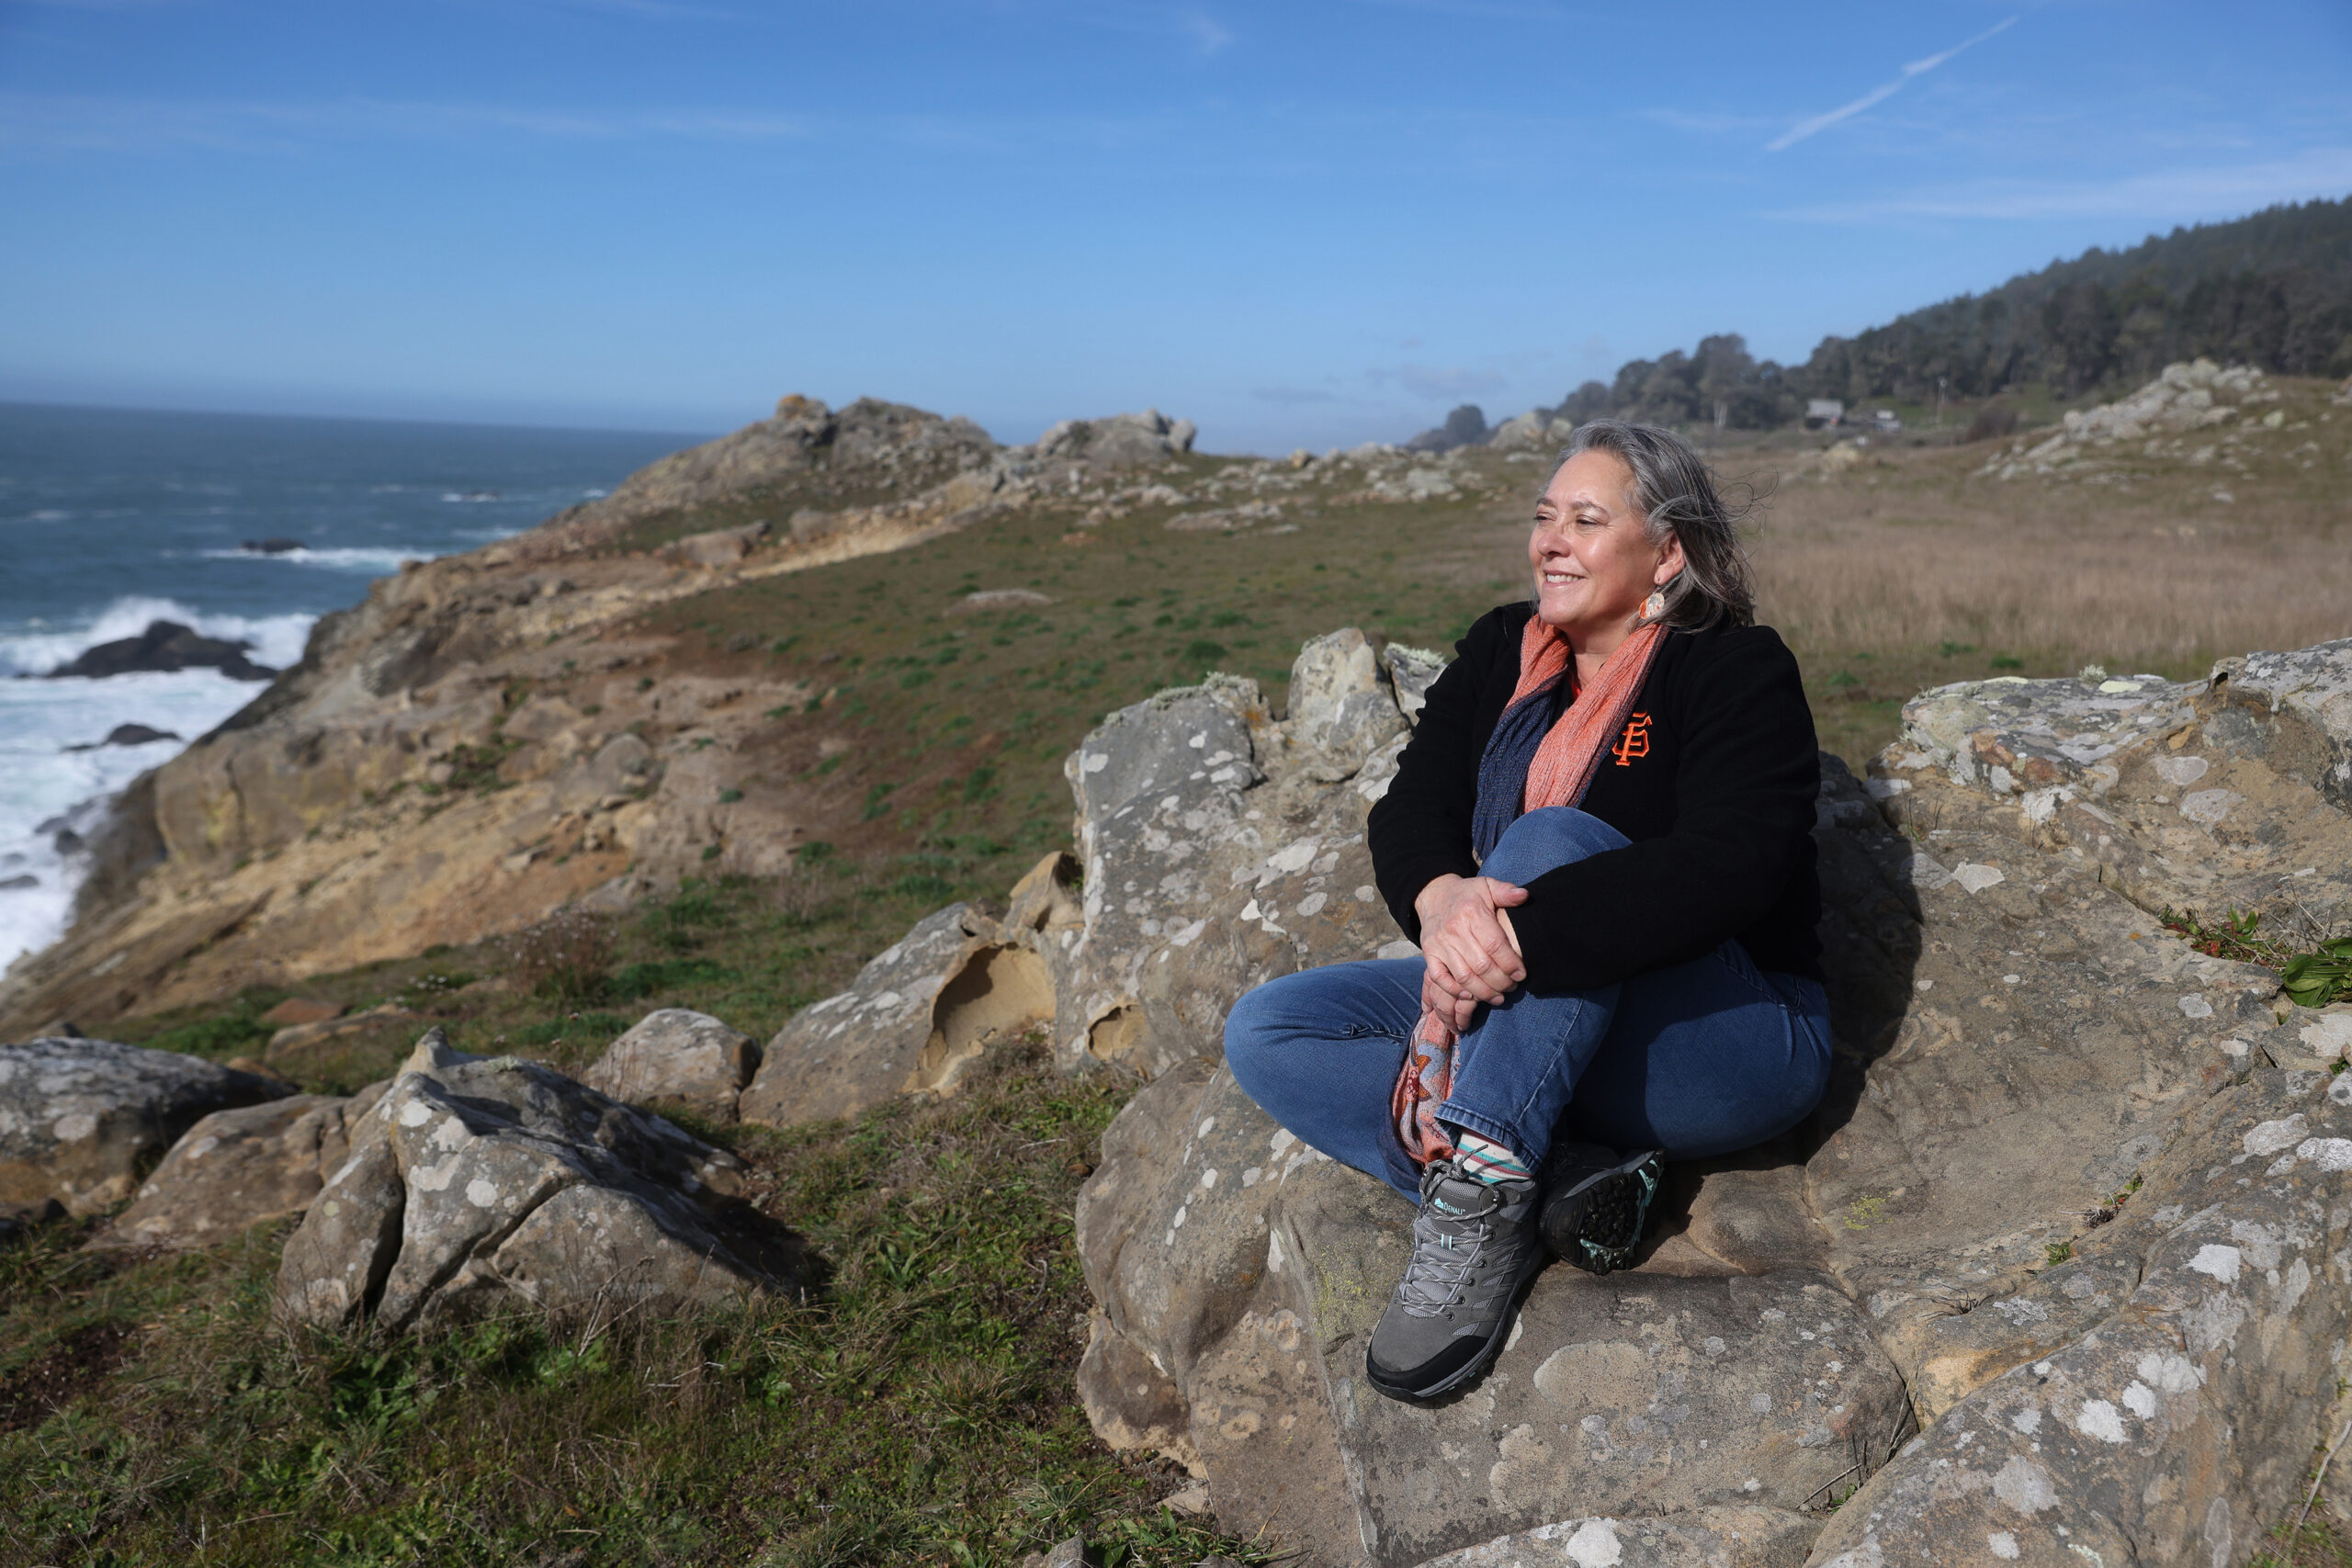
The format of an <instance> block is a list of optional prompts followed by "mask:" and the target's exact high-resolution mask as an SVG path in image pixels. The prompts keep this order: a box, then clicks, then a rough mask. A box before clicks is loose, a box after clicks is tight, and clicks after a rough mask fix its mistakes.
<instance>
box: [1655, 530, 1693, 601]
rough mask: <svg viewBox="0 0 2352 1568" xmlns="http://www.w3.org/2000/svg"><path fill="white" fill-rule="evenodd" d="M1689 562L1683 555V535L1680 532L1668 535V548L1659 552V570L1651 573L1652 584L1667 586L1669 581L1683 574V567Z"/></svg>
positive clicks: (1659, 586) (1658, 586) (1660, 586)
mask: <svg viewBox="0 0 2352 1568" xmlns="http://www.w3.org/2000/svg"><path fill="white" fill-rule="evenodd" d="M1688 564H1689V563H1688V562H1687V561H1685V560H1684V559H1683V556H1682V536H1681V535H1679V534H1669V535H1668V536H1667V537H1666V548H1664V549H1662V550H1660V551H1659V552H1658V554H1657V570H1656V571H1653V572H1652V573H1650V586H1651V587H1653V588H1663V587H1665V586H1666V585H1667V584H1668V583H1669V582H1671V581H1674V580H1675V579H1676V578H1678V577H1679V576H1681V575H1682V569H1683V567H1685V566H1686V565H1688Z"/></svg>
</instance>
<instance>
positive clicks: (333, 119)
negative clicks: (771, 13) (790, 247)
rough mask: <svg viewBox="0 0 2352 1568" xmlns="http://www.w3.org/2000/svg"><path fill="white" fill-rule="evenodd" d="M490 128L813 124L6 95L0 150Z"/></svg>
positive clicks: (455, 133) (709, 130)
mask: <svg viewBox="0 0 2352 1568" xmlns="http://www.w3.org/2000/svg"><path fill="white" fill-rule="evenodd" d="M483 132H496V133H502V134H521V135H526V136H537V137H541V138H546V139H549V140H556V141H622V140H628V139H635V138H646V137H658V138H673V139H683V140H693V141H776V140H797V139H801V138H805V137H807V136H809V135H810V134H812V128H811V127H810V126H809V123H808V122H806V121H804V120H800V119H797V118H790V117H787V116H781V115H773V114H761V113H751V112H745V113H729V112H725V111H713V110H707V109H651V110H645V111H640V112H636V113H630V114H610V113H602V112H594V111H589V112H576V111H571V110H566V109H537V108H509V107H501V106H496V105H487V104H467V103H424V102H414V101H401V100H393V99H382V98H340V99H330V100H322V101H319V102H312V103H281V104H273V103H258V102H250V101H244V102H218V101H215V102H194V103H189V102H174V101H170V100H147V99H132V98H100V97H73V96H54V95H42V94H34V93H0V150H20V151H21V150H30V149H41V150H47V151H52V152H61V151H62V152H124V151H130V152H136V151H143V150H147V149H152V148H158V147H171V146H194V147H211V148H216V149H222V150H234V151H248V152H252V151H263V150H268V149H275V148H283V147H288V146H292V145H296V144H300V143H303V142H310V141H320V140H322V139H328V138H334V137H350V136H360V137H391V138H406V139H435V138H448V137H463V136H469V135H477V134H481V133H483Z"/></svg>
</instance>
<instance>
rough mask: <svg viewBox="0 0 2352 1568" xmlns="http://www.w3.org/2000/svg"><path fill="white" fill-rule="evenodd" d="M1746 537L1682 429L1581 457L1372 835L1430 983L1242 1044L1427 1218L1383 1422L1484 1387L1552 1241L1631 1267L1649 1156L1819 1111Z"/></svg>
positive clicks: (1789, 703) (1385, 1356) (1757, 1138)
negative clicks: (1520, 589)
mask: <svg viewBox="0 0 2352 1568" xmlns="http://www.w3.org/2000/svg"><path fill="white" fill-rule="evenodd" d="M1735 523H1736V519H1735V518H1734V517H1733V515H1732V514H1731V513H1730V512H1729V511H1728V510H1727V509H1726V508H1725V506H1724V502H1723V500H1722V497H1721V496H1720V495H1719V494H1718V493H1717V491H1716V489H1715V486H1714V483H1713V479H1711V478H1710V477H1709V475H1708V473H1707V470H1706V467H1705V465H1704V464H1702V462H1701V461H1700V460H1699V456H1698V454H1697V453H1696V452H1694V451H1693V450H1691V446H1690V444H1689V443H1687V442H1685V441H1684V440H1683V439H1682V438H1681V437H1680V436H1679V435H1677V434H1674V433H1673V432H1672V431H1668V430H1663V429H1660V428H1658V427H1657V426H1655V425H1642V424H1626V423H1619V422H1616V421H1612V420H1597V421H1594V422H1593V423H1589V424H1586V425H1584V426H1582V427H1580V428H1579V429H1578V430H1577V433H1576V435H1575V437H1574V439H1573V440H1572V441H1571V443H1570V444H1569V446H1568V449H1567V451H1566V454H1565V455H1564V456H1563V458H1562V460H1561V463H1560V466H1559V468H1557V469H1556V470H1555V472H1554V474H1553V477H1552V481H1551V483H1550V484H1549V485H1548V486H1547V487H1546V488H1545V490H1544V497H1543V500H1542V502H1540V503H1539V504H1538V505H1537V507H1536V512H1535V526H1534V530H1533V532H1532V534H1530V536H1529V537H1528V542H1527V555H1528V564H1529V566H1530V568H1531V569H1532V573H1533V578H1534V589H1535V597H1534V599H1533V600H1532V602H1531V603H1525V604H1509V605H1505V606H1503V607H1501V608H1499V609H1497V610H1494V611H1492V612H1491V613H1489V614H1488V615H1485V616H1484V617H1482V618H1481V619H1480V620H1479V621H1478V622H1477V623H1476V625H1475V626H1472V627H1471V628H1470V632H1469V635H1468V636H1467V637H1464V638H1463V640H1462V642H1461V643H1460V644H1459V645H1458V646H1457V649H1456V652H1457V655H1458V657H1456V659H1455V660H1454V661H1453V663H1452V664H1451V665H1450V666H1448V667H1447V669H1446V671H1445V672H1444V673H1443V674H1442V675H1441V676H1440V677H1439V678H1438V680H1437V682H1436V683H1435V684H1434V685H1432V686H1431V687H1430V692H1429V701H1428V705H1427V706H1425V707H1424V708H1423V709H1422V712H1421V716H1420V719H1419V724H1418V725H1417V726H1416V728H1415V730H1414V734H1413V739H1412V742H1411V744H1410V745H1408V747H1407V748H1406V749H1405V752H1404V755H1403V756H1402V757H1401V758H1400V759H1399V761H1398V763H1397V777H1396V779H1395V780H1394V782H1392V783H1391V784H1390V785H1389V789H1388V794H1387V795H1386V797H1385V799H1383V800H1382V801H1381V802H1380V804H1379V805H1377V806H1376V807H1374V808H1373V812H1372V818H1371V827H1370V834H1369V842H1370V846H1371V851H1372V858H1373V865H1374V872H1375V874H1376V876H1377V878H1378V880H1379V884H1380V890H1381V893H1382V896H1383V897H1385V899H1386V901H1387V904H1388V908H1389V909H1390V910H1391V911H1392V912H1393V913H1394V914H1395V915H1396V917H1397V924H1398V925H1400V926H1401V927H1403V928H1404V931H1405V933H1406V935H1408V936H1409V937H1411V938H1413V939H1414V940H1415V941H1416V942H1419V944H1420V948H1421V953H1422V956H1421V957H1419V958H1418V959H1400V960H1393V961H1387V962H1372V963H1363V964H1335V965H1332V966H1331V967H1329V968H1325V969H1317V970H1310V971H1307V972H1306V973H1303V974H1297V975H1290V976H1283V978H1281V979H1278V980H1274V981H1272V982H1270V983H1269V984H1267V985H1264V986H1261V987H1258V988H1257V989H1256V990H1254V991H1252V992H1250V994H1249V995H1248V996H1245V997H1243V998H1241V1000H1240V1001H1239V1002H1238V1004H1237V1005H1236V1006H1235V1008H1234V1010H1233V1014H1232V1016H1231V1018H1230V1019H1229V1020H1228V1021H1227V1025H1226V1046H1225V1048H1226V1059H1227V1061H1228V1062H1229V1063H1230V1064H1231V1065H1232V1067H1233V1075H1234V1077H1235V1078H1236V1079H1237V1080H1238V1082H1239V1083H1240V1084H1241V1086H1242V1088H1243V1089H1247V1090H1248V1091H1249V1092H1250V1095H1251V1097H1252V1098H1254V1099H1255V1100H1257V1101H1258V1103H1259V1104H1260V1105H1261V1106H1263V1107H1264V1108H1265V1109H1266V1110H1267V1111H1268V1112H1270V1113H1271V1114H1272V1116H1273V1117H1274V1118H1275V1119H1276V1120H1277V1121H1279V1122H1282V1124H1283V1126H1285V1127H1287V1128H1289V1129H1290V1130H1291V1131H1292V1132H1293V1133H1295V1134H1297V1135H1298V1136H1299V1137H1300V1138H1301V1139H1303V1140H1305V1141H1306V1143H1308V1144H1311V1145H1314V1146H1316V1147H1317V1148H1319V1149H1321V1150H1322V1151H1323V1152H1324V1153H1326V1154H1328V1155H1329V1156H1331V1157H1333V1158H1334V1159H1337V1160H1341V1161H1343V1162H1345V1163H1347V1164H1349V1165H1351V1166H1354V1167H1355V1168H1357V1169H1359V1170H1363V1171H1366V1172H1369V1173H1370V1174H1372V1175H1374V1176H1377V1177H1380V1178H1382V1179H1385V1180H1386V1181H1388V1182H1389V1183H1390V1184H1391V1185H1393V1186H1394V1187H1396V1188H1397V1190H1398V1191H1399V1192H1402V1193H1404V1194H1406V1195H1407V1196H1408V1198H1412V1199H1415V1200H1417V1201H1419V1213H1417V1214H1416V1215H1415V1217H1414V1220H1413V1247H1412V1253H1411V1258H1410V1260H1409V1261H1408V1264H1407V1266H1406V1269H1405V1273H1404V1278H1403V1279H1402V1280H1399V1281H1398V1283H1397V1290H1396V1293H1395V1295H1394V1296H1393V1297H1392V1298H1391V1300H1390V1302H1389V1304H1388V1308H1387V1311H1386V1312H1385V1313H1384V1314H1382V1316H1381V1319H1380V1323H1379V1325H1378V1326H1377V1327H1376V1328H1375V1329H1374V1333H1373V1337H1372V1341H1371V1344H1370V1345H1369V1346H1368V1347H1367V1349H1366V1353H1365V1363H1366V1365H1365V1371H1366V1375H1367V1377H1368V1379H1369V1381H1370V1382H1372V1384H1373V1386H1374V1387H1375V1388H1377V1389H1379V1390H1380V1391H1381V1392H1382V1393H1385V1394H1388V1395H1390V1396H1391V1397H1394V1398H1400V1399H1430V1398H1434V1397H1436V1396H1438V1395H1440V1394H1442V1393H1446V1392H1448V1391H1449V1390H1452V1389H1453V1388H1456V1387H1458V1386H1460V1385H1461V1384H1462V1383H1464V1382H1467V1381H1468V1380H1469V1379H1470V1378H1472V1377H1475V1376H1476V1374H1477V1373H1478V1371H1480V1370H1481V1369H1482V1368H1483V1367H1485V1365H1486V1364H1487V1361H1488V1360H1489V1359H1492V1357H1493V1356H1494V1354H1495V1352H1496V1351H1497V1350H1498V1348H1500V1346H1501V1345H1502V1342H1503V1338H1504V1335H1505V1331H1506V1330H1507V1329H1508V1327H1509V1326H1510V1315H1511V1310H1512V1306H1513V1303H1515V1302H1516V1300H1517V1298H1518V1295H1519V1292H1520V1290H1521V1287H1522V1286H1523V1285H1524V1284H1525V1283H1526V1282H1527V1281H1528V1280H1530V1279H1532V1277H1533V1276H1534V1274H1535V1271H1536V1270H1537V1269H1540V1268H1541V1267H1542V1266H1543V1263H1544V1256H1545V1253H1544V1246H1545V1244H1546V1243H1549V1245H1550V1246H1551V1247H1552V1248H1553V1249H1555V1250H1556V1251H1558V1252H1560V1253H1561V1254H1562V1255H1563V1256H1565V1257H1566V1258H1568V1259H1569V1261H1571V1262H1574V1263H1577V1264H1580V1265H1582V1266H1583V1267H1586V1268H1589V1269H1594V1270H1596V1271H1598V1272H1603V1273H1605V1272H1607V1271H1608V1270H1609V1269H1611V1268H1612V1267H1615V1266H1617V1265H1619V1264H1622V1263H1623V1262H1625V1261H1628V1260H1629V1259H1630V1258H1631V1256H1632V1253H1633V1249H1634V1244H1635V1243H1637V1242H1638V1241H1639V1240H1640V1235H1641V1226H1642V1223H1643V1221H1644V1219H1645V1216H1646V1214H1647V1211H1648V1206H1649V1199H1650V1196H1651V1194H1652V1193H1653V1192H1654V1191H1655V1190H1656V1189H1657V1179H1658V1173H1659V1160H1660V1159H1661V1158H1663V1159H1696V1158H1701V1157H1703V1156H1710V1155H1717V1154H1724V1153H1728V1152H1729V1151H1731V1150H1733V1149H1738V1148H1744V1147H1746V1146H1747V1145H1750V1144H1755V1143H1758V1142H1761V1141H1762V1140H1764V1139H1766V1138H1770V1137H1772V1136H1774V1135H1775V1134H1780V1133H1782V1132H1785V1131H1786V1130H1788V1129H1789V1128H1790V1127H1792V1126H1793V1125H1795V1124H1796V1122H1798V1121H1800V1120H1801V1119H1802V1118H1804V1116H1805V1115H1806V1114H1807V1113H1808V1112H1810V1111H1812V1110H1813V1108H1814V1106H1815V1104H1817V1103H1818V1102H1819V1100H1820V1099H1821V1093H1822V1089H1823V1088H1824V1087H1825V1085H1826V1082H1827V1078H1828V1069H1829V1022H1828V1009H1827V1001H1826V998H1825V996H1824V995H1823V992H1822V987H1821V973H1820V967H1819V954H1820V949H1819V944H1818V943H1817V942H1816V941H1815V937H1814V926H1815V921H1816V919H1818V916H1819V913H1820V908H1819V906H1820V891H1819V884H1818V882H1817V880H1816V878H1815V871H1814V858H1813V840H1812V838H1811V829H1812V827H1813V821H1814V797H1815V793H1816V792H1817V790H1818V789H1819V786H1820V771H1819V765H1818V761H1817V759H1816V756H1815V746H1814V733H1813V718H1812V715H1811V712H1810V710H1809V709H1808V708H1807V706H1806V705H1805V699H1804V688H1803V686H1802V684H1801V683H1800V681H1799V677H1798V673H1797V666H1796V660H1795V659H1794V658H1793V657H1792V655H1791V654H1790V652H1789V650H1788V649H1787V647H1786V646H1785V645H1784V644H1783V643H1782V642H1781V639H1780V637H1778V636H1777V635H1776V634H1774V633H1773V632H1772V631H1771V630H1770V628H1769V627H1765V626H1757V625H1755V624H1754V621H1755V599H1754V592H1753V589H1752V587H1751V585H1750V577H1749V573H1748V569H1747V558H1746V557H1745V556H1744V554H1743V553H1742V551H1741V549H1740V547H1739V542H1738V538H1737V536H1736V532H1735ZM1547 1190H1548V1192H1549V1198H1548V1201H1546V1198H1545V1194H1546V1191H1547Z"/></svg>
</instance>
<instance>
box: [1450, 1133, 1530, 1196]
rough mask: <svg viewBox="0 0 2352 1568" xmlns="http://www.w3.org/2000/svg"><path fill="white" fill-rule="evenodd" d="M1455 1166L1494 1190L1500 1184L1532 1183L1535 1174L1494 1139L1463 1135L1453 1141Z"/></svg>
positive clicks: (1473, 1134)
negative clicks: (1494, 1186)
mask: <svg viewBox="0 0 2352 1568" xmlns="http://www.w3.org/2000/svg"><path fill="white" fill-rule="evenodd" d="M1453 1151H1454V1156H1455V1157H1454V1163H1456V1164H1457V1165H1459V1166H1461V1168H1462V1174H1463V1175H1464V1176H1466V1177H1468V1178H1470V1179H1472V1180H1473V1181H1483V1182H1485V1183H1486V1184H1487V1186H1489V1187H1492V1186H1493V1185H1495V1183H1497V1182H1498V1181H1532V1180H1533V1179H1534V1178H1535V1173H1534V1172H1533V1171H1532V1170H1530V1169H1528V1168H1527V1167H1526V1166H1525V1165H1524V1164H1523V1163H1521V1160H1520V1157H1519V1156H1517V1155H1515V1154H1513V1153H1511V1152H1510V1150H1509V1149H1507V1148H1505V1147H1503V1145H1500V1144H1498V1143H1497V1142H1495V1141H1494V1140H1493V1139H1492V1138H1482V1137H1480V1136H1479V1135H1478V1134H1476V1133H1464V1134H1461V1135H1460V1136H1458V1137H1456V1138H1455V1139H1454V1140H1453Z"/></svg>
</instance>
